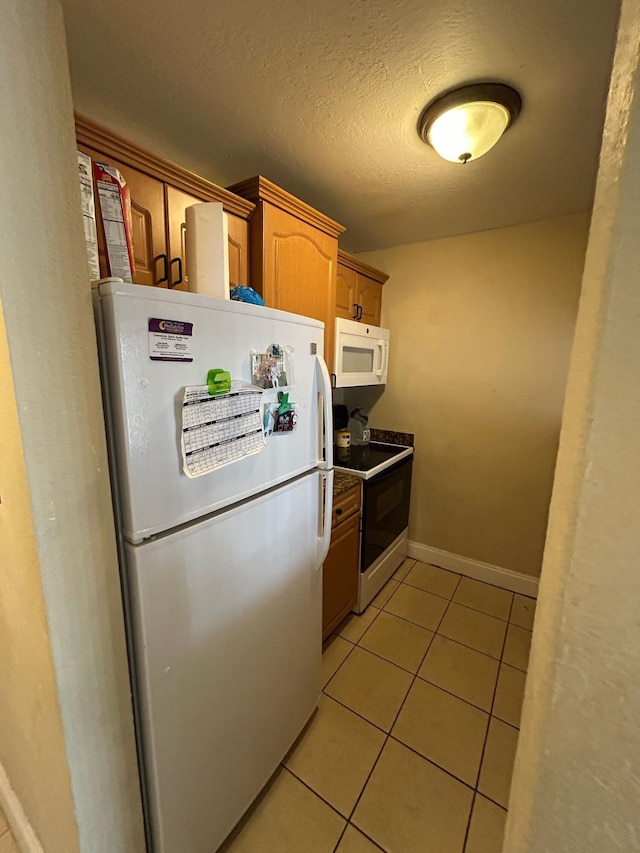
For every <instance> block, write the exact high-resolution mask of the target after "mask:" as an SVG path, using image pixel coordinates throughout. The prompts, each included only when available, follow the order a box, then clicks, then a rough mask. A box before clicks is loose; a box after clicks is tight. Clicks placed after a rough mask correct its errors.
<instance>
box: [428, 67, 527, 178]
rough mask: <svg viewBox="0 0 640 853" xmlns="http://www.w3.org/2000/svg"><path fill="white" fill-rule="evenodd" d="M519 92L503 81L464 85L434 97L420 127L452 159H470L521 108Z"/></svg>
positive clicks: (491, 142)
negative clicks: (502, 82)
mask: <svg viewBox="0 0 640 853" xmlns="http://www.w3.org/2000/svg"><path fill="white" fill-rule="evenodd" d="M520 106H521V100H520V95H518V93H517V92H516V91H515V89H511V88H510V87H509V86H504V85H502V84H500V83H480V84H477V85H474V86H464V87H463V88H461V89H456V90H455V91H453V92H449V93H448V94H446V95H444V96H443V97H441V98H438V99H437V100H435V101H433V102H432V103H431V104H430V105H429V106H428V107H427V108H426V109H425V111H424V112H423V113H422V116H421V117H420V122H419V125H418V130H419V132H420V136H421V137H422V139H423V140H424V141H425V142H428V143H429V145H431V146H432V147H433V148H434V149H435V150H436V151H437V152H438V154H439V155H440V156H441V157H443V158H444V159H445V160H449V161H450V162H451V163H463V164H464V163H468V162H469V161H470V160H476V159H477V158H478V157H482V155H483V154H486V153H487V151H489V150H490V149H491V148H493V146H494V145H495V144H496V142H497V141H498V140H499V139H500V137H501V136H502V134H503V133H504V132H505V130H507V128H508V127H509V126H510V125H511V124H512V123H513V121H514V119H515V118H516V116H517V115H518V113H519V112H520Z"/></svg>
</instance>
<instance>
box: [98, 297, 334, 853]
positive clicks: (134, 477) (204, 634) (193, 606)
mask: <svg viewBox="0 0 640 853" xmlns="http://www.w3.org/2000/svg"><path fill="white" fill-rule="evenodd" d="M94 306H95V315H96V326H97V330H98V343H99V352H100V363H101V374H102V382H103V390H104V401H105V412H106V420H107V431H108V437H109V447H110V459H111V469H112V481H113V496H114V506H115V510H116V517H117V526H118V538H119V551H120V562H121V576H122V586H123V600H124V607H125V614H126V622H127V631H128V645H129V658H130V669H131V677H132V692H133V702H134V711H135V717H136V731H137V736H138V749H139V761H140V769H141V778H142V788H143V800H144V804H145V819H146V822H147V834H148V839H149V849H150V850H151V851H153V853H213V851H215V850H216V849H217V847H218V846H219V845H220V844H221V843H222V841H223V840H224V839H225V837H226V836H227V835H228V833H229V832H230V831H231V829H232V828H233V827H234V826H235V824H236V823H237V821H238V820H239V819H240V817H241V816H242V814H243V813H244V812H245V811H246V809H247V808H248V807H249V805H250V804H251V802H252V801H253V800H254V798H255V797H256V796H257V794H258V793H259V791H260V789H261V788H262V787H263V785H264V784H265V783H266V782H267V780H268V779H269V777H270V776H271V774H272V773H273V772H274V770H275V769H276V768H277V766H278V763H279V762H280V761H281V760H282V758H283V757H284V755H285V754H286V752H287V750H288V749H289V747H290V746H291V745H292V743H293V742H294V740H295V738H296V737H297V736H298V734H299V733H300V731H301V730H302V728H303V727H304V725H305V723H306V722H307V720H308V719H309V717H310V716H311V714H312V713H313V710H314V708H315V707H316V703H317V700H318V696H319V693H320V661H321V639H320V638H321V597H322V563H323V562H324V558H325V556H326V554H327V550H328V547H329V538H330V533H331V531H330V528H331V494H332V476H333V472H332V470H331V469H332V435H331V419H330V411H331V410H330V406H331V388H330V380H329V375H328V373H327V368H326V366H325V364H324V362H323V360H322V355H321V354H322V352H323V337H324V335H323V324H322V323H319V322H317V321H315V320H312V319H310V318H307V317H299V316H297V315H293V314H287V313H285V312H282V311H275V310H272V309H268V308H263V307H259V306H255V305H247V304H243V303H238V302H232V301H228V300H222V299H212V298H210V297H206V296H198V295H196V294H190V293H181V292H172V291H165V290H158V289H154V288H150V287H140V286H137V285H128V284H122V283H118V282H114V281H106V282H102V283H100V284H98V286H97V287H96V288H95V289H94ZM273 344H276V345H277V347H279V348H280V352H286V354H287V355H286V366H287V372H288V375H287V377H286V382H287V384H286V387H284V389H278V388H272V389H268V390H265V391H264V393H263V394H262V396H261V397H259V396H258V395H256V394H255V392H254V397H253V398H252V399H253V401H254V403H253V404H255V405H257V406H259V409H260V418H261V421H260V423H261V424H262V422H263V420H262V419H263V413H264V409H265V407H266V406H270V407H272V408H273V409H275V408H276V407H277V405H279V403H278V391H279V390H283V393H288V394H289V397H288V398H286V399H287V400H288V402H289V403H290V404H293V409H292V410H291V411H292V412H295V418H294V420H295V421H296V422H295V425H294V428H293V429H292V430H291V431H287V432H274V433H273V434H271V435H265V436H264V437H263V435H264V433H263V431H262V427H261V428H260V430H259V431H257V432H256V435H255V436H253V438H255V440H256V442H257V444H258V445H260V446H262V445H263V444H264V447H263V448H262V449H260V450H259V451H258V452H253V453H250V454H249V455H244V456H242V458H239V459H237V460H236V461H233V462H230V463H228V464H226V465H224V466H223V467H217V468H214V470H210V471H209V472H208V473H205V474H202V475H201V476H187V474H185V470H184V469H185V464H186V459H187V456H186V452H187V451H186V450H185V447H188V444H187V445H185V444H184V441H185V438H184V436H185V434H187V433H185V432H184V429H185V420H184V417H185V416H184V411H185V408H186V404H185V388H188V387H191V386H202V385H204V384H206V380H207V374H208V371H209V370H211V369H222V370H226V371H229V373H230V374H231V378H232V380H234V386H233V388H232V391H234V390H235V389H236V387H237V383H238V382H239V381H242V382H244V383H247V384H250V383H251V382H252V363H253V362H252V356H251V352H252V351H255V352H256V353H258V354H261V353H268V352H273V350H271V351H270V350H269V347H270V346H271V345H273ZM284 378H285V377H283V376H282V375H281V376H280V377H279V381H280V383H282V382H283V379H284ZM249 393H251V392H249ZM232 396H233V395H232ZM229 399H231V397H230V398H229ZM243 399H244V398H243ZM220 400H223V401H224V398H223V397H221V398H220ZM256 400H257V401H258V402H257V404H256ZM253 404H252V405H253ZM212 405H213V404H212ZM215 405H218V403H216V404H215ZM219 405H222V403H220V404H219ZM215 411H216V412H218V413H220V412H221V411H222V410H221V409H216V410H215ZM236 417H241V416H236ZM254 417H255V416H254ZM222 420H224V424H222V426H225V428H226V427H227V426H229V423H230V424H231V426H233V424H234V420H233V417H231V419H230V420H229V421H228V422H227V420H225V419H224V418H223V419H222ZM218 426H220V424H218ZM254 426H255V421H254ZM216 428H217V427H216ZM187 432H188V431H187ZM216 436H217V438H216V442H215V443H216V444H217V447H216V450H215V452H218V451H219V450H220V448H221V447H225V446H226V442H227V441H228V440H227V439H225V436H224V434H223V433H220V434H218V433H216ZM252 440H253V439H252ZM238 441H239V444H234V442H238ZM242 441H244V439H243V440H239V439H238V438H237V435H236V437H235V438H232V439H231V445H230V446H233V447H236V448H238V447H239V448H240V452H244V451H243V448H244V444H243V443H242ZM216 460H217V461H216ZM219 461H220V457H215V453H214V462H213V463H211V464H212V465H216V464H218V462H219Z"/></svg>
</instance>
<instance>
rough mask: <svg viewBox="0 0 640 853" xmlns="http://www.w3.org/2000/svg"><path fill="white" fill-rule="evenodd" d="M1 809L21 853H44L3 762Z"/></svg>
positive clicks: (0, 770)
mask: <svg viewBox="0 0 640 853" xmlns="http://www.w3.org/2000/svg"><path fill="white" fill-rule="evenodd" d="M0 809H2V811H3V812H4V816H5V817H6V819H7V823H8V824H9V829H10V830H11V834H12V835H13V838H14V840H15V842H16V844H17V845H18V850H19V851H20V853H44V851H43V849H42V845H41V844H40V842H39V841H38V838H37V836H36V834H35V832H34V831H33V827H32V826H31V824H30V823H29V820H28V819H27V816H26V814H25V813H24V809H23V808H22V803H21V802H20V800H19V799H18V796H17V794H16V792H15V791H14V790H13V788H12V787H11V782H10V781H9V777H8V776H7V773H6V771H5V769H4V767H3V766H2V764H0Z"/></svg>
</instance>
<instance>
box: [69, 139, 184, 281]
mask: <svg viewBox="0 0 640 853" xmlns="http://www.w3.org/2000/svg"><path fill="white" fill-rule="evenodd" d="M78 147H79V149H80V150H81V151H84V152H85V153H86V154H88V155H89V156H90V157H91V159H92V160H94V161H97V162H98V163H105V164H106V165H108V166H115V167H116V169H119V171H120V172H121V174H122V177H123V178H124V179H125V181H126V182H127V186H128V188H129V193H130V196H131V229H132V233H131V237H132V242H133V263H134V272H133V280H134V282H135V283H136V284H150V285H154V284H159V285H160V284H161V285H162V286H163V287H166V286H167V283H166V281H165V282H161V281H160V280H159V279H161V278H162V277H163V275H164V262H163V258H162V256H163V255H164V254H165V253H166V251H167V249H166V236H165V218H164V184H163V183H162V181H158V180H156V179H155V178H150V177H149V176H148V175H145V174H144V172H139V171H138V170H137V169H132V168H131V166H126V165H125V164H124V163H120V162H118V160H114V159H113V158H111V157H103V156H101V155H100V153H99V152H97V151H93V150H92V149H90V148H86V147H84V146H83V145H80V146H78ZM96 218H97V228H98V250H99V253H100V274H101V275H103V276H106V275H108V266H107V254H106V246H105V239H104V228H103V227H102V222H101V219H100V213H99V205H98V203H97V199H96Z"/></svg>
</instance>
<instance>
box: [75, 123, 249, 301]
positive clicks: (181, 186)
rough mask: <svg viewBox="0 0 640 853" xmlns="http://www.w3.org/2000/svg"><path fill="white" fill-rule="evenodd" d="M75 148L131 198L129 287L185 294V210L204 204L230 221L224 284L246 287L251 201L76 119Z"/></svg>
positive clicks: (100, 245)
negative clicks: (105, 168) (107, 169)
mask: <svg viewBox="0 0 640 853" xmlns="http://www.w3.org/2000/svg"><path fill="white" fill-rule="evenodd" d="M76 139H77V143H78V148H79V149H80V150H81V151H84V152H85V153H86V154H88V155H89V156H90V157H91V159H92V160H97V161H98V162H100V163H106V164H107V165H111V166H115V167H116V168H117V169H119V170H120V172H121V173H122V176H123V178H124V179H125V181H126V182H127V186H128V187H129V191H130V194H131V219H132V231H133V233H132V242H133V254H134V266H135V271H134V276H133V278H134V281H135V282H136V284H148V285H155V286H158V287H172V288H174V289H176V290H188V289H189V271H188V270H187V268H186V253H185V234H186V227H185V210H186V208H187V207H189V205H191V204H197V203H199V202H203V201H218V202H222V205H223V208H224V210H225V212H226V213H227V216H228V220H229V280H230V285H231V286H232V287H233V286H234V285H236V284H248V283H249V221H248V220H249V216H250V215H251V213H252V212H253V210H254V207H255V206H254V204H252V203H251V201H249V200H247V199H244V198H240V197H239V196H235V195H233V193H231V192H229V191H228V190H225V189H223V188H222V187H218V186H216V185H215V184H212V183H210V182H209V181H206V180H205V179H204V178H200V177H199V176H198V175H194V174H193V172H189V171H188V170H186V169H183V168H181V167H180V166H176V165H175V164H174V163H171V162H169V161H168V160H164V159H163V158H162V157H158V156H157V155H155V154H152V153H151V152H150V151H146V150H145V149H143V148H139V147H138V146H137V145H134V144H133V143H131V142H128V141H127V140H126V139H123V138H122V137H120V136H117V135H116V134H114V133H112V132H111V131H109V130H107V129H106V128H104V127H101V126H100V125H98V124H95V123H94V122H92V121H89V120H88V119H85V118H83V117H82V116H79V115H76ZM98 250H99V252H100V272H101V274H102V275H107V274H108V273H107V269H108V267H107V263H106V253H105V246H104V231H103V229H102V228H101V225H100V220H99V217H98Z"/></svg>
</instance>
